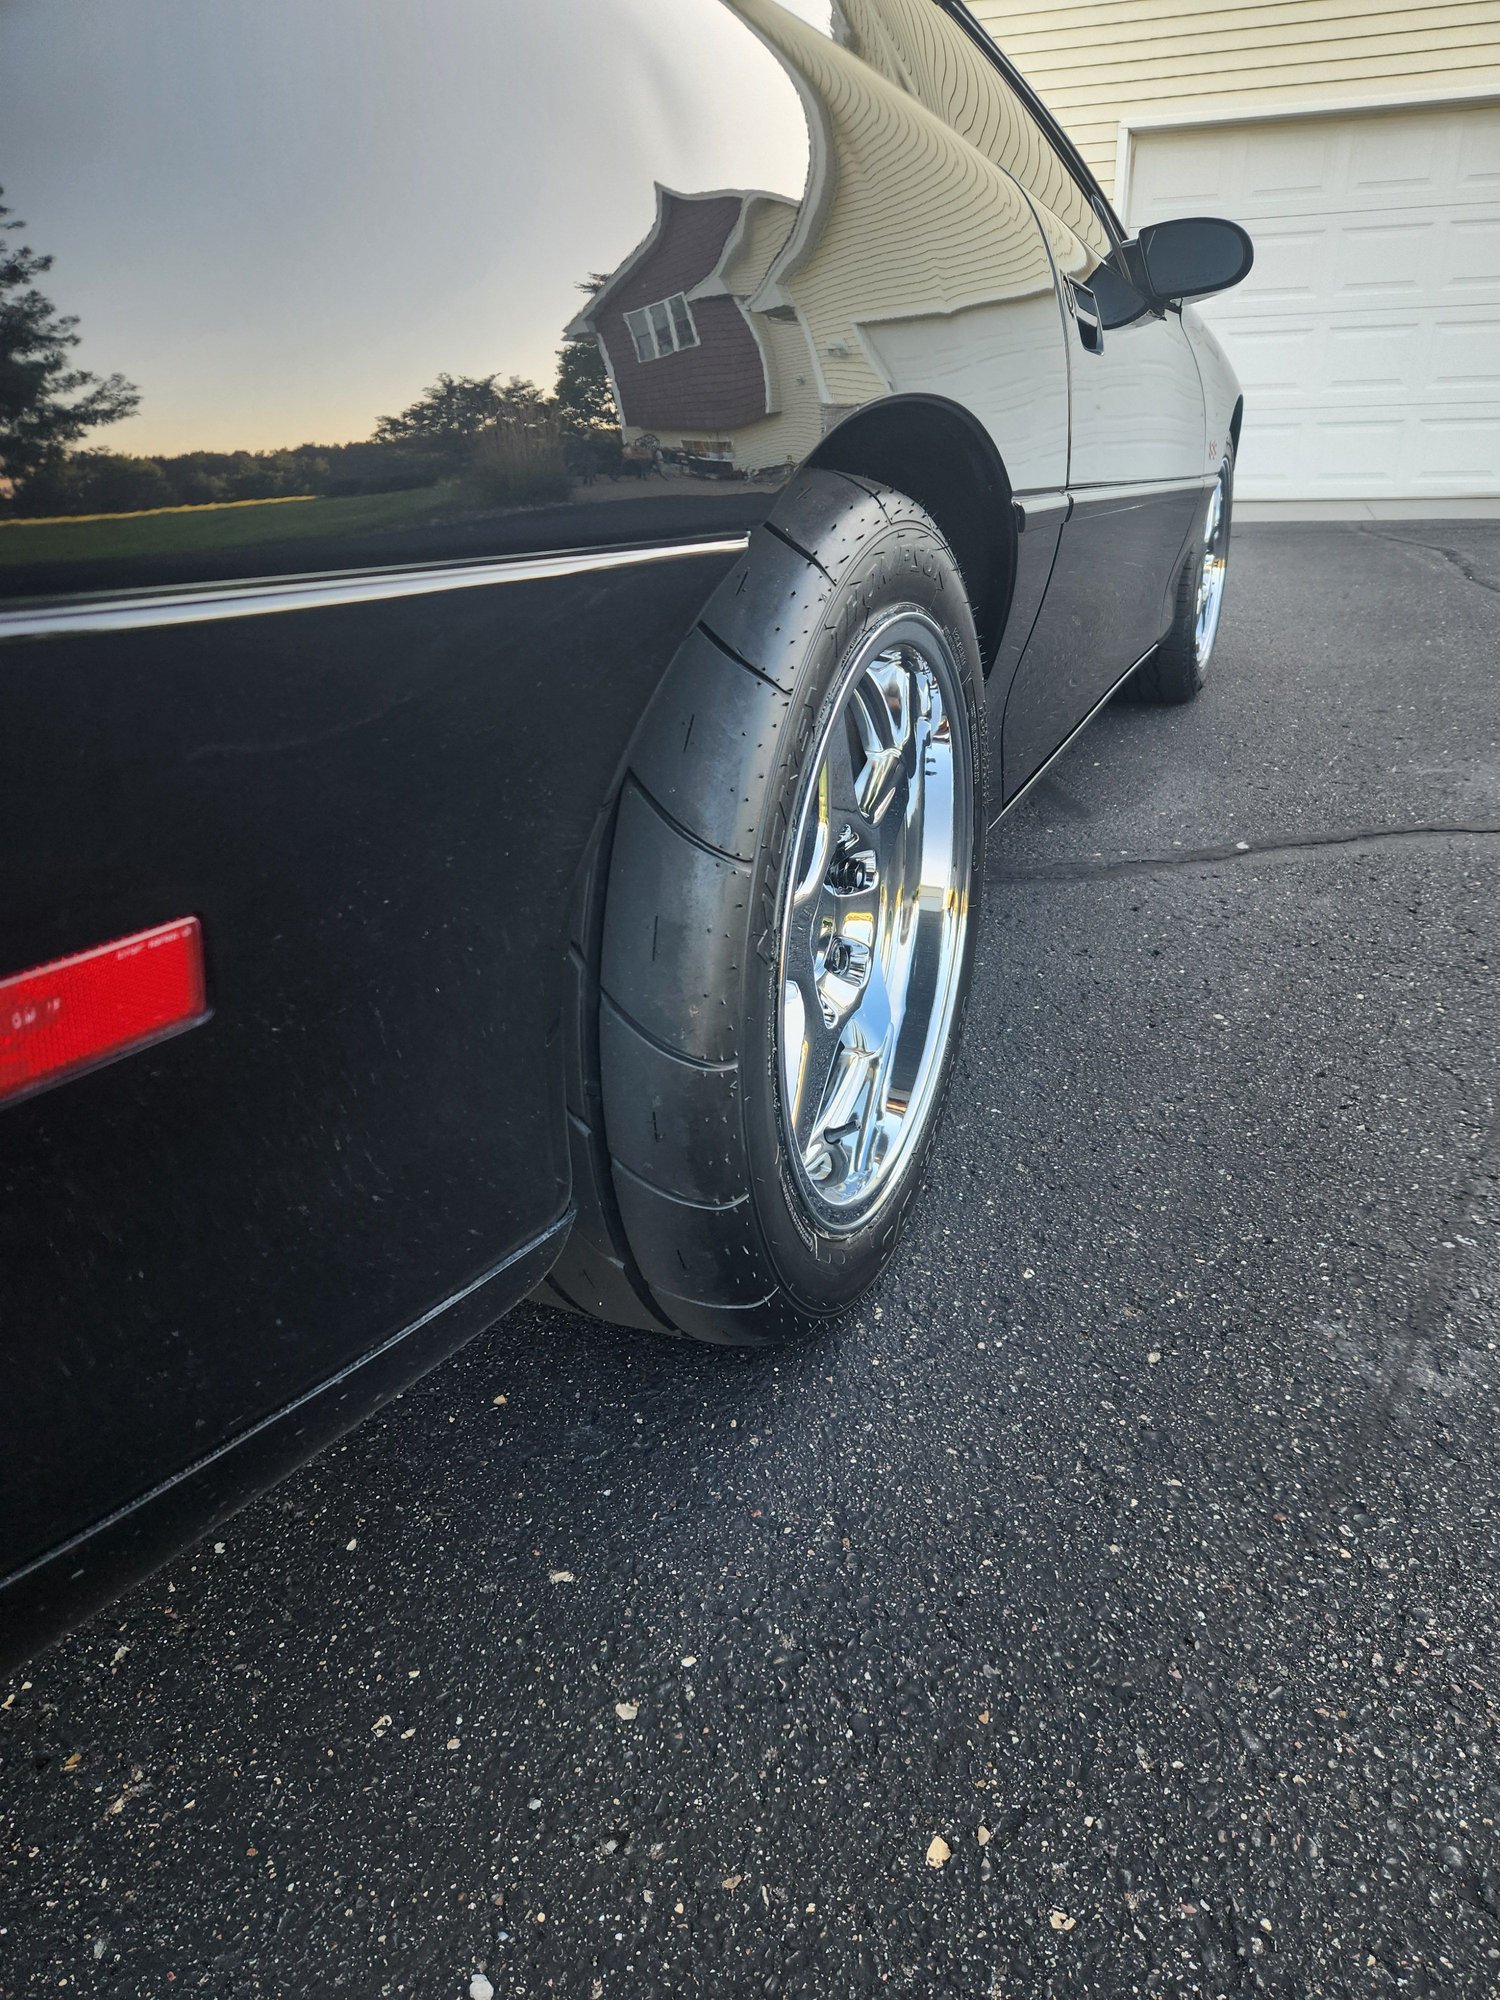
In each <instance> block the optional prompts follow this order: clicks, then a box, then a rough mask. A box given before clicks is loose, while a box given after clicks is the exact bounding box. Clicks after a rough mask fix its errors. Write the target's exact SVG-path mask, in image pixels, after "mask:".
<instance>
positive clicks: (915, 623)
mask: <svg viewBox="0 0 1500 2000" xmlns="http://www.w3.org/2000/svg"><path fill="white" fill-rule="evenodd" d="M807 769H808V773H809V776H808V780H807V782H806V784H805V786H804V790H803V796H802V798H801V800H800V802H799V809H798V816H797V820H796V823H795V825H794V828H793V834H792V842H791V846H790V848H789V852H790V853H791V855H792V856H793V857H794V861H793V867H792V872H791V877H790V880H789V882H788V885H787V890H786V895H785V901H784V906H783V911H782V924H781V954H780V982H781V1005H780V1011H779V1029H780V1050H779V1063H780V1083H781V1112H782V1131H783V1142H784V1144H785V1146H786V1149H787V1152H788V1154H789V1155H790V1158H791V1161H792V1164H793V1168H794V1172H795V1174H796V1177H797V1179H798V1181H799V1183H800V1185H801V1187H802V1189H803V1193H804V1196H805V1197H806V1198H807V1199H808V1200H809V1202H810V1205H811V1206H812V1208H813V1211H814V1213H815V1214H816V1215H817V1216H818V1218H819V1221H820V1223H821V1224H822V1225H823V1226H824V1227H827V1228H832V1229H838V1230H851V1229H855V1228H858V1227H859V1226H860V1225H862V1224H863V1223H865V1222H867V1221H868V1220H869V1218H870V1216H871V1215H872V1214H873V1213H874V1211H875V1210H876V1209H877V1208H878V1207H879V1206H880V1204H881V1202H882V1201H883V1200H884V1199H885V1197H886V1196H887V1195H888V1194H890V1193H891V1192H892V1191H893V1190H894V1188H895V1186H896V1184H897V1181H898V1178H899V1169H900V1166H901V1163H902V1161H903V1160H904V1159H905V1158H906V1157H907V1155H908V1154H909V1152H910V1150H911V1147H912V1146H913V1145H914V1144H915V1142H916V1141H917V1139H918V1138H919V1137H920V1135H921V1133H922V1131H923V1130H924V1128H925V1126H926V1124H927V1122H928V1117H929V1114H930V1111H931V1109H932V1102H933V1097H934V1093H935V1091H936V1088H937V1084H938V1081H939V1078H940V1075H941V1072H942V1064H943V1054H944V1051H945V1049H946V1048H947V1045H948V1040H949V1036H950V1033H951V1030H952V1027H953V1019H954V1014H955V1012H956V1009H957V1003H958V996H959V988H960V971H961V967H962V963H963V948H964V937H965V932H966V930H967V927H968V923H969V877H970V870H971V866H972V858H973V843H974V811H975V803H974V797H973V790H974V787H973V749H972V745H971V742H970V736H969V717H968V711H967V709H966V707H965V705H964V697H963V692H962V683H961V679H960V675H959V670H958V666H957V663H956V662H955V660H954V658H953V655H952V652H951V650H950V648H949V645H948V642H947V640H946V639H945V638H944V636H943V634H942V632H941V630H940V629H939V627H938V626H937V625H936V624H934V623H933V621H932V620H931V619H929V618H928V617H926V616H925V615H924V614H921V613H918V612H914V611H912V612H907V611H901V612H897V613H896V614H895V615H894V616H892V617H891V618H889V619H888V620H886V622H885V623H884V624H882V625H881V626H880V627H878V628H877V630H876V631H874V632H873V633H871V634H870V635H869V636H868V637H867V638H866V640H865V642H864V644H863V645H862V646H861V648H860V649H859V651H858V652H857V653H856V654H855V655H854V657H853V658H852V660H851V661H850V663H849V665H848V667H847V669H846V671H845V672H844V674H843V675H842V676H841V678H840V682H839V685H838V687H837V689H836V690H835V693H834V696H833V699H832V703H831V707H830V711H829V716H828V721H827V724H826V726H825V728H824V731H823V735H822V738H821V740H820V742H819V744H818V746H817V749H816V751H815V754H814V756H813V757H812V758H811V759H810V761H809V764H808V767H807Z"/></svg>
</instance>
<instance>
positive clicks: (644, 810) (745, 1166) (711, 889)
mask: <svg viewBox="0 0 1500 2000" xmlns="http://www.w3.org/2000/svg"><path fill="white" fill-rule="evenodd" d="M984 749H985V746H984V712H983V700H982V687H981V678H980V668H979V646H978V641H977V638H976V635H975V629H974V620H973V614H972V612H971V610H970V607H969V600H968V596H967V594H966V592H965V589H964V586H963V582H962V579H961V576H960V573H959V569H958V565H957V563H956V561H955V559H954V557H953V554H952V552H951V551H950V549H949V548H948V546H947V544H946V543H945V542H944V540H943V538H942V536H941V534H940V533H939V532H938V530H937V528H936V526H935V525H934V524H933V522H932V521H931V519H930V518H929V517H928V516H927V515H926V514H925V513H924V512H923V511H922V509H921V508H920V507H918V506H917V505H916V504H915V503H914V502H913V501H911V500H909V499H907V498H906V497H905V496H904V495H902V494H899V493H896V492H894V491H892V490H891V489H890V488H888V487H884V486H877V485H875V484H873V483H865V482H860V481H855V480H852V479H850V478H848V477H846V476H845V475H843V474H838V473H832V472H824V471H812V472H808V473H805V474H803V475H801V476H800V477H799V478H798V480H797V481H796V482H795V483H794V485H793V486H792V488H791V489H790V490H789V491H788V493H787V494H786V495H785V496H784V497H783V499H782V501H781V502H780V504H779V505H778V507H777V509H776V512H775V514H774V515H773V517H772V519H771V521H770V522H768V523H767V524H766V525H765V526H763V527H761V528H758V529H756V530H755V532H754V533H753V534H752V536H751V538H750V542H749V546H748V548H747V550H746V553H745V554H744V556H743V557H742V558H741V559H740V561H739V563H738V564H737V565H736V567H735V568H734V569H733V570H732V571H731V572H730V574H729V576H728V577H727V578H726V579H725V580H724V582H723V583H722V584H721V585H720V587H719V588H718V590H717V591H716V592H715V593H714V595H713V597H712V598H711V599H710V601H709V603H708V606H707V607H706V609H705V611H704V614H703V617H702V620H701V621H700V623H699V624H698V626H697V627H696V628H695V630H694V631H693V632H692V633H691V634H690V636H689V637H688V639H687V640H686V642H685V643H684V644H683V646H682V647H681V648H680V649H679V651H678V653H677V654H676V656H675V658H674V659H673V661H672V664H671V666H670V667H669V669H668V671H667V674H666V676H665V679H664V680H663V683H662V685H661V687H660V688H659V689H658V691H657V693H656V695H655V697H654V698H653V700H652V703H651V705H650V707H649V709H648V710H647V713H646V715H645V717H644V719H643V721H642V724H641V727H640V729H639V730H638V732H637V736H636V739H635V741H634V744H633V746H632V749H631V752H630V755H629V758H628V760H627V761H628V770H627V772H626V774H625V777H624V781H623V784H622V786H621V788H620V792H619V796H618V801H617V804H616V807H615V810H614V813H613V818H612V822H611V824H610V825H609V826H608V827H607V828H606V829H605V831H604V833H603V836H602V837H601V839H600V841H599V843H598V846H597V850H596V853H595V855H594V858H593V862H592V864H591V869H590V873H589V877H588V880H587V881H586V882H585V884H584V887H583V892H582V894H581V896H580V899H579V910H578V916H577V921H576V923H575V927H574V940H573V948H572V950H571V951H570V953H569V963H568V973H569V984H570V993H569V1001H568V1008H567V1024H566V1031H567V1042H568V1049H567V1062H568V1069H569V1129H570V1141H571V1148H572V1161H573V1178H574V1189H575V1201H576V1204H577V1220H576V1222H575V1225H574V1228H573V1231H572V1234H571V1236H570V1239H569V1241H568V1243H567V1245H566V1247H565V1248H564V1250H563V1253H562V1255H561V1257H560V1259H559V1261H558V1263H557V1265H556V1266H555V1267H554V1270H553V1272H552V1274H551V1276H550V1278H549V1279H548V1280H547V1281H546V1283H545V1284H544V1285H543V1287H542V1288H541V1290H540V1292H539V1293H538V1296H539V1297H541V1298H543V1299H545V1300H547V1301H548V1302H550V1303H552V1304H555V1305H561V1306H564V1307H569V1308H572V1309H573V1310H575V1311H582V1312H586V1313H588V1314H590V1315H592V1316H594V1317H596V1318H600V1319H606V1320H611V1321H615V1322H623V1323H625V1324H629V1325H634V1326H641V1327H647V1328H651V1329H654V1330H657V1331H660V1332H666V1333H677V1334H685V1335H689V1336H692V1337H694V1338H697V1339H701V1340H709V1341H718V1342H725V1343H734V1344H760V1343H764V1342H767V1341H771V1340H778V1339H786V1338H789V1337H793V1336H796V1335H798V1334H801V1333H804V1332H806V1331H807V1330H809V1329H815V1328H816V1327H817V1326H818V1325H819V1323H821V1322H825V1321H827V1320H828V1319H830V1318H832V1317H834V1316H835V1315H837V1314H838V1313H840V1312H842V1311H843V1310H845V1309H846V1308H847V1307H848V1306H849V1305H850V1304H851V1303H852V1302H853V1301H854V1300H855V1299H857V1298H858V1297H859V1296H860V1295H861V1294H862V1293H863V1292H864V1291H866V1290H867V1289H868V1288H869V1286H870V1285H872V1284H873V1283H874V1281H875V1279H876V1278H877V1277H878V1276H879V1275H880V1273H881V1271H882V1270H883V1269H884V1267H885V1265H886V1263H887V1262H888V1261H889V1258H890V1256H891V1253H892V1251H893V1249H894V1247H895V1244H896V1240H897V1237H898V1235H899V1233H900V1229H901V1225H902V1222H903V1220H904V1218H905V1216H906V1214H907V1212H908V1210H909V1208H910V1206H911V1203H912V1200H913V1198H914V1196H915V1195H916V1192H917V1190H918V1187H919V1185H920V1182H921V1176H922V1168H923V1164H924V1162H925V1160H926V1158H927V1155H928V1153H929V1151H930V1148H931V1145H932V1142H933V1136H934V1132H935V1129H936V1126H937V1123H938V1117H939V1112H940V1110H941V1105H942V1100H943V1096H944V1093H945V1090H946V1086H947V1081H948V1077H949V1073H950V1070H951V1065H952V1058H953V1052H954V1048H955V1046H956V1043H957V1041H958V1038H959V1035H960V1032H961V1028H962V1023H963V1016H964V1011H965V1006H966V1003H967V998H968V990H969V984H970V978H971V974H972V969H973V958H974V945H975V934H976V930H977V923H976V919H977V914H978V902H979V890H980V881H981V871H982V867H983V850H984V813H983V801H984V797H985V790H984ZM846 801H852V803H850V804H849V805H848V810H847V812H846V811H845V802H846ZM898 801H899V803H898ZM944 828H946V829H947V833H946V835H945V834H944V832H943V829H944ZM945 871H946V872H945ZM940 884H946V889H945V891H944V893H943V895H941V896H940V895H939V885H940ZM918 887H920V888H921V890H922V893H921V894H920V895H918V894H917V888H918ZM939 916H941V919H942V921H941V923H939V922H938V918H939ZM898 1001H899V1003H900V1005H899V1008H898ZM813 1008H816V1009H817V1011H816V1013H813V1012H812V1009H813ZM799 1010H800V1011H799ZM886 1020H889V1021H890V1022H892V1023H896V1022H898V1020H899V1023H900V1026H899V1029H893V1031H892V1033H891V1034H890V1035H888V1036H887V1037H886V1040H885V1041H884V1042H879V1043H878V1051H879V1052H876V1053H872V1049H875V1048H876V1045H877V1040H878V1037H877V1030H876V1027H875V1026H874V1025H872V1024H873V1023H876V1022H877V1021H878V1022H881V1023H883V1022H885V1021H886ZM923 1023H925V1025H923ZM825 1061H826V1062H827V1064H828V1066H829V1067H828V1070H827V1086H826V1089H825V1088H824V1086H823V1084H822V1083H821V1082H820V1081H819V1079H820V1078H821V1077H822V1075H823V1070H822V1065H823V1064H824V1062H825ZM893 1071H896V1072H899V1077H898V1080H897V1081H895V1082H894V1083H892V1082H891V1081H890V1078H891V1074H892V1072H893ZM877 1080H878V1082H879V1088H878V1090H877V1088H876V1084H877ZM835 1086H837V1088H836V1087H835ZM851 1092H852V1093H853V1096H852V1097H851ZM840 1093H842V1094H840ZM903 1106H904V1107H905V1108H904V1110H903V1108H902V1107H903ZM877 1113H878V1114H879V1115H877ZM820 1120H822V1122H821V1123H820V1122H819V1121H820Z"/></svg>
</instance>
